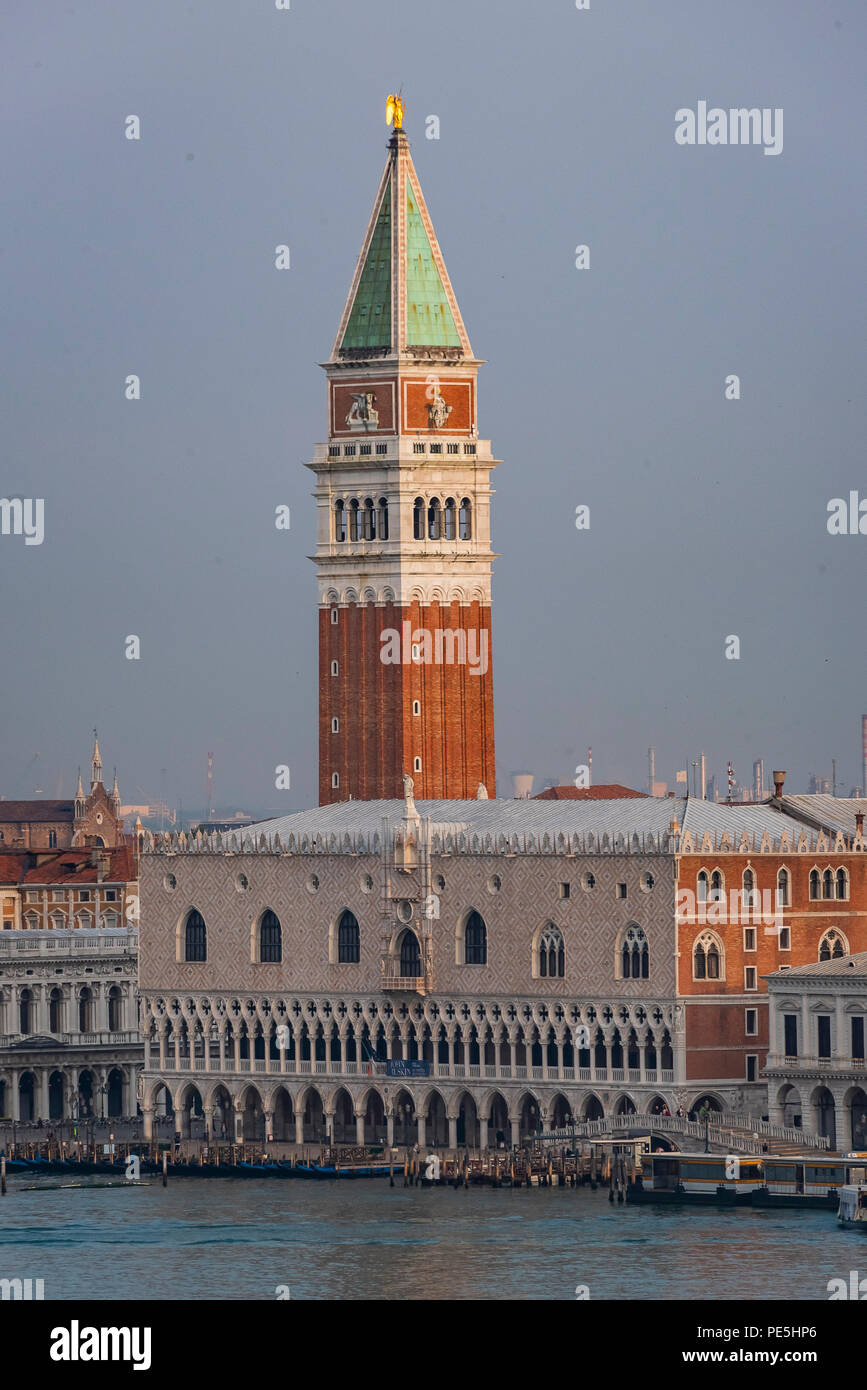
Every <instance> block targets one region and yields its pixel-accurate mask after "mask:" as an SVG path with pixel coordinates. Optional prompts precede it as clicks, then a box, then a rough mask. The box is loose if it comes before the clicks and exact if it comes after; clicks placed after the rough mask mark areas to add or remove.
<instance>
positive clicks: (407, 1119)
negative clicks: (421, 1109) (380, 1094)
mask: <svg viewBox="0 0 867 1390" xmlns="http://www.w3.org/2000/svg"><path fill="white" fill-rule="evenodd" d="M417 1141H418V1117H417V1116H416V1113H415V1103H414V1102H413V1098H412V1096H411V1095H410V1094H409V1091H398V1093H397V1095H396V1096H395V1098H394V1142H395V1144H398V1145H400V1146H401V1147H404V1146H406V1147H408V1148H411V1147H412V1145H413V1144H415V1143H417Z"/></svg>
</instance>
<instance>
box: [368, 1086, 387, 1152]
mask: <svg viewBox="0 0 867 1390" xmlns="http://www.w3.org/2000/svg"><path fill="white" fill-rule="evenodd" d="M387 1138H388V1129H387V1126H386V1123H385V1106H384V1105H383V1103H382V1096H381V1095H380V1094H379V1092H378V1091H373V1090H371V1091H368V1093H367V1105H366V1107H365V1111H364V1142H365V1144H384V1143H385V1142H386V1140H387Z"/></svg>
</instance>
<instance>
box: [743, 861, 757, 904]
mask: <svg viewBox="0 0 867 1390" xmlns="http://www.w3.org/2000/svg"><path fill="white" fill-rule="evenodd" d="M742 882H743V890H744V907H752V906H753V905H754V904H755V902H756V876H755V874H754V873H753V871H752V869H744V876H743V880H742Z"/></svg>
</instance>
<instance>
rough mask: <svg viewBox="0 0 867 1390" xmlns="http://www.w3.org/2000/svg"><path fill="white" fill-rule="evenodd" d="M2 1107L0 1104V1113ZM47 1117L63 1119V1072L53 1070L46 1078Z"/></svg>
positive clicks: (0, 1112)
mask: <svg viewBox="0 0 867 1390" xmlns="http://www.w3.org/2000/svg"><path fill="white" fill-rule="evenodd" d="M2 1110H3V1107H2V1106H0V1114H2ZM48 1118H49V1120H62V1119H63V1073H62V1072H59V1071H53V1072H52V1073H51V1075H50V1076H49V1078H48Z"/></svg>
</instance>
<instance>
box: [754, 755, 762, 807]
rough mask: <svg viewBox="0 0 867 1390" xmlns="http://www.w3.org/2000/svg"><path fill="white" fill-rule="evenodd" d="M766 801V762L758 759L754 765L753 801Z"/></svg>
mask: <svg viewBox="0 0 867 1390" xmlns="http://www.w3.org/2000/svg"><path fill="white" fill-rule="evenodd" d="M764 799H765V760H764V758H756V761H755V762H754V763H753V800H754V801H764Z"/></svg>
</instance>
